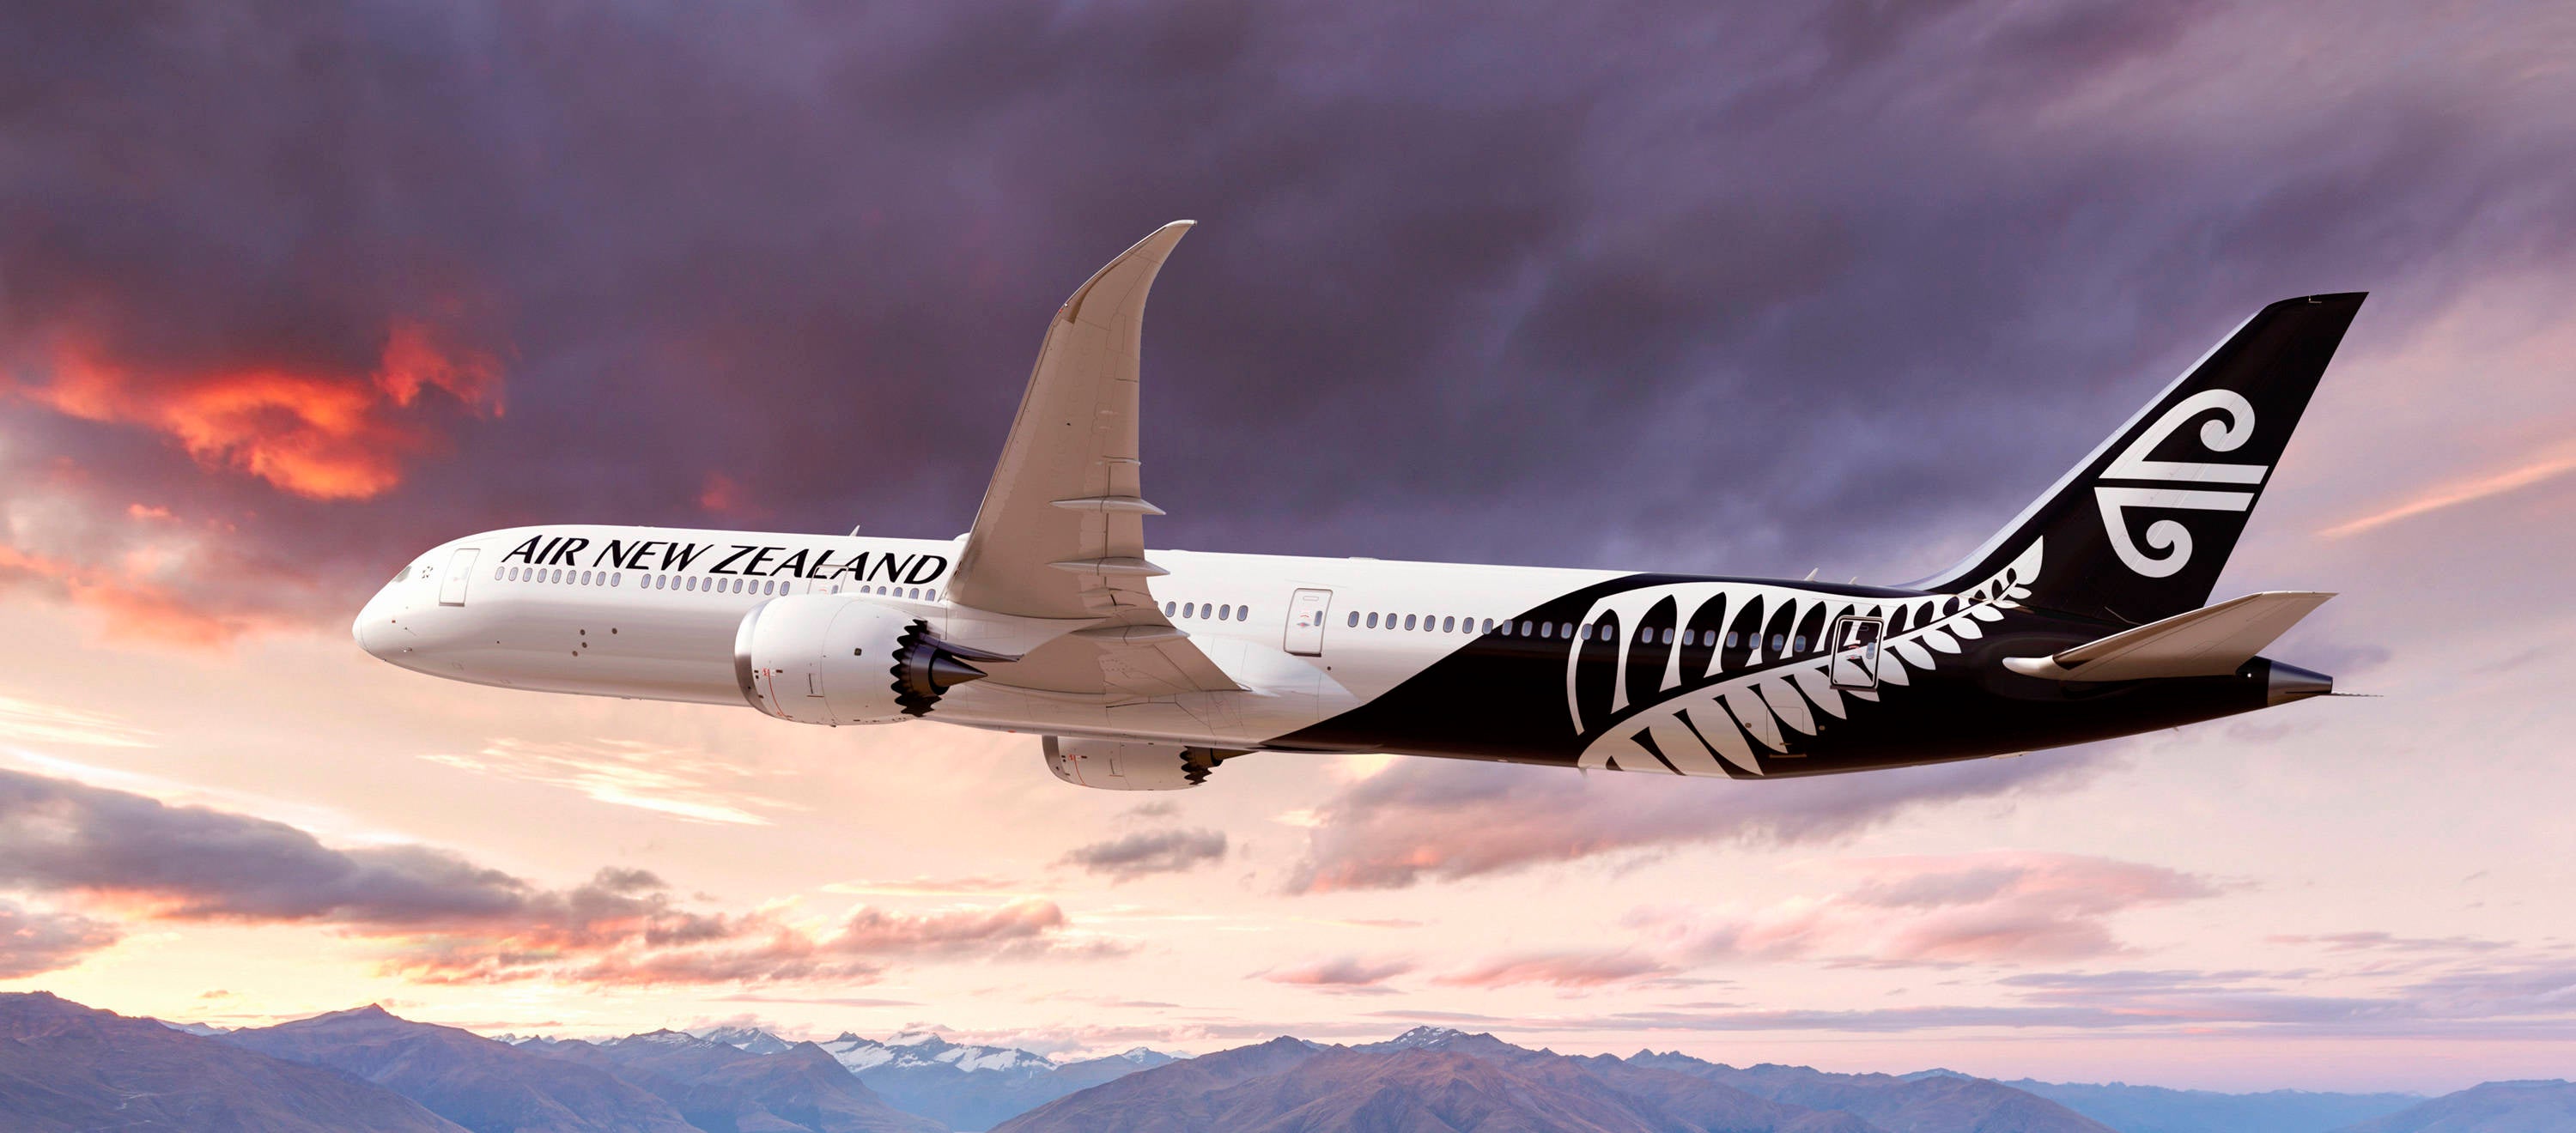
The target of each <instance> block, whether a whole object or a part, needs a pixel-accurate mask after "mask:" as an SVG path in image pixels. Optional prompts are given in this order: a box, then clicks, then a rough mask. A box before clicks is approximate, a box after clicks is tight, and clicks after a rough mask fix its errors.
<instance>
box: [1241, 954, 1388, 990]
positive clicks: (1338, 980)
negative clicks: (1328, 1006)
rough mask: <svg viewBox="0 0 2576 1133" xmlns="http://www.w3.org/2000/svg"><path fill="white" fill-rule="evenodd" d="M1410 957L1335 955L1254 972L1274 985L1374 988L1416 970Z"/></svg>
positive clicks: (1345, 988)
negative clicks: (1376, 957)
mask: <svg viewBox="0 0 2576 1133" xmlns="http://www.w3.org/2000/svg"><path fill="white" fill-rule="evenodd" d="M1414 966H1415V965H1414V963H1413V961H1411V960H1403V959H1393V958H1387V959H1376V960H1370V959H1363V958H1361V957H1357V956H1335V957H1331V958H1328V959H1323V960H1314V961H1310V962H1308V963H1304V964H1292V965H1289V966H1288V967H1285V968H1272V969H1270V970H1268V971H1263V972H1257V973H1254V974H1255V975H1256V976H1258V977H1259V978H1261V979H1265V980H1268V981H1270V982H1271V983H1275V984H1292V985H1295V986H1298V987H1315V988H1325V989H1344V990H1347V989H1355V988H1375V987H1377V986H1378V985H1380V984H1383V983H1385V982H1386V981H1388V980H1391V979H1394V978H1395V977H1397V976H1400V975H1403V974H1405V973H1407V972H1410V971H1412V970H1413V969H1414Z"/></svg>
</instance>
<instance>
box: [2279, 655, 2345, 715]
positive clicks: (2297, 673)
mask: <svg viewBox="0 0 2576 1133" xmlns="http://www.w3.org/2000/svg"><path fill="white" fill-rule="evenodd" d="M2333 691H2334V678H2333V677H2330V676H2327V675H2325V674H2324V673H2320V672H2316V671H2314V670H2310V669H2302V668H2300V667H2298V666H2296V665H2284V664H2282V663H2280V662H2278V661H2274V662H2272V675H2271V677H2270V678H2269V679H2268V680H2267V681H2266V683H2265V684H2264V696H2263V705H2264V707H2267V708H2268V707H2271V706H2272V705H2275V704H2288V703H2289V702H2291V701H2293V700H2306V699H2307V698H2309V697H2311V696H2324V695H2325V694H2327V693H2330V692H2333Z"/></svg>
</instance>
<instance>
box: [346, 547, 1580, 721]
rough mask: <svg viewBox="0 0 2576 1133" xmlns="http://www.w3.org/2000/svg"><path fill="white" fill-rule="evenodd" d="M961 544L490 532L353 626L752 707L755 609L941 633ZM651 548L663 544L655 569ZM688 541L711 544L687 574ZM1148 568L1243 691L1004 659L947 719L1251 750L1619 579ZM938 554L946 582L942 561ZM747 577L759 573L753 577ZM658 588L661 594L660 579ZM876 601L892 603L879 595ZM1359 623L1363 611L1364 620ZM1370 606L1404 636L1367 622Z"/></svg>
mask: <svg viewBox="0 0 2576 1133" xmlns="http://www.w3.org/2000/svg"><path fill="white" fill-rule="evenodd" d="M532 538H534V539H537V540H538V541H539V545H538V546H537V547H536V548H535V549H534V552H535V554H536V555H539V556H543V555H544V554H545V552H546V551H547V550H548V549H550V548H551V549H555V550H556V551H557V553H556V554H555V555H553V556H552V557H551V560H550V561H547V562H545V563H544V564H543V565H535V564H532V563H531V562H529V561H527V559H528V558H529V557H530V555H529V553H528V551H527V550H526V548H528V544H529V540H531V539H532ZM566 539H579V540H584V541H585V542H584V543H583V544H582V545H581V546H580V548H579V549H578V551H576V552H574V553H571V554H569V555H566V554H563V553H561V551H560V548H562V547H563V546H565V545H566V544H564V543H561V542H558V540H566ZM961 542H962V540H920V539H873V538H860V537H855V536H827V535H789V534H780V533H772V532H752V531H720V530H692V529H671V528H650V527H606V526H590V525H570V526H552V527H527V528H513V529H508V530H502V531H490V532H484V533H482V534H479V535H474V536H469V537H467V538H464V539H459V540H455V541H453V542H450V543H446V544H443V545H441V546H439V547H436V548H433V549H432V550H431V551H429V552H428V553H427V554H424V555H422V556H420V557H419V558H417V559H415V560H414V561H413V562H412V563H411V564H410V565H409V566H408V567H406V568H405V570H404V572H403V575H402V576H401V577H400V578H398V579H397V580H395V581H394V582H392V583H390V584H388V585H387V586H386V587H385V588H384V589H383V590H382V591H380V592H379V593H378V594H377V595H376V596H375V597H374V598H373V599H371V600H370V601H369V602H368V603H367V605H366V608H365V609H364V610H363V611H361V612H360V614H359V615H358V618H357V621H356V623H355V625H354V626H353V627H352V628H353V631H354V633H355V634H356V636H357V638H358V642H359V644H360V645H361V646H363V647H364V648H365V649H366V650H367V651H368V652H369V653H371V654H374V655H375V656H377V657H380V658H383V659H385V660H387V661H390V662H393V663H394V664H397V665H401V666H403V667H405V668H408V669H412V670H415V671H418V672H422V673H427V674H430V675H432V676H440V677H446V678H449V679H451V680H461V681H470V682H473V683H477V684H487V685H495V686H500V687H506V688H517V689H527V690H532V691H539V692H561V693H578V694H587V695H594V696H622V697H633V698H639V699H651V700H674V701H689V702H696V703H702V704H724V705H737V706H742V707H744V708H746V709H748V708H749V705H748V704H746V703H745V701H744V699H743V696H742V693H741V691H740V688H739V687H738V685H737V684H736V678H735V674H734V639H735V634H736V631H737V630H738V629H739V627H740V626H741V624H742V619H743V617H744V615H745V614H748V613H749V612H750V611H751V610H752V609H753V608H754V607H756V606H758V605H759V604H760V603H762V602H764V601H767V600H769V599H771V598H775V597H778V596H780V595H781V594H784V593H798V594H803V593H834V592H839V593H850V592H855V591H858V590H860V589H861V588H864V589H865V590H866V592H867V593H868V594H869V596H870V598H871V599H872V600H876V601H882V602H886V603H888V604H890V605H893V606H896V607H897V608H899V609H902V610H904V611H905V612H906V613H907V614H910V615H912V616H914V617H918V618H921V619H923V620H925V621H927V622H929V623H930V625H931V627H932V632H933V633H934V634H940V635H942V636H945V635H946V631H947V629H948V625H949V613H950V607H949V606H948V605H947V604H946V602H945V600H944V599H945V597H946V591H947V584H948V581H949V580H948V573H949V571H950V570H952V569H953V568H954V565H955V563H956V561H957V559H958V557H959V556H958V552H959V549H960V544H961ZM639 544H644V545H650V546H647V547H646V548H645V551H644V553H643V554H642V555H641V556H640V557H639V555H638V554H637V552H636V548H637V547H638V545H639ZM673 547H703V548H706V550H704V551H703V552H701V553H700V554H699V555H697V556H696V557H694V558H693V559H690V560H689V561H688V563H687V566H686V568H685V569H678V567H679V562H678V557H677V556H675V555H674V554H673V553H672V551H671V548H673ZM612 548H613V549H612ZM761 548H775V549H776V550H775V551H774V552H772V553H762V551H760V550H759V549H761ZM744 549H748V550H744ZM467 550H470V551H472V552H473V554H474V562H473V565H472V567H471V568H469V569H468V573H467V575H466V577H465V578H464V580H463V591H464V593H463V601H462V602H461V603H456V604H449V603H444V602H442V601H441V599H442V596H447V597H453V596H454V595H455V580H454V579H451V578H450V577H449V575H450V573H451V569H452V568H451V563H452V562H453V561H454V560H455V557H456V556H457V555H458V554H459V553H460V552H462V551H467ZM737 550H740V551H741V553H740V554H738V555H736V556H735V559H736V561H734V562H733V563H732V564H731V571H730V572H728V573H717V572H716V571H715V569H714V568H716V567H717V566H719V565H724V563H725V558H724V557H725V556H726V555H728V554H734V553H735V552H736V551H737ZM799 552H802V557H801V561H800V560H799V559H798V558H797V555H798V553H799ZM859 556H865V559H864V560H863V561H864V562H865V563H866V566H865V567H863V568H862V569H861V570H859V571H852V570H851V569H849V567H848V566H847V564H850V563H852V562H854V561H862V560H860V559H859V558H858V557H859ZM925 556H927V557H926V558H925ZM1150 557H1151V559H1152V561H1153V562H1155V563H1156V564H1157V565H1159V566H1161V567H1163V568H1164V569H1166V570H1168V571H1169V572H1170V573H1169V574H1168V575H1165V576H1162V577H1159V578H1155V579H1153V580H1152V582H1151V590H1152V593H1153V594H1154V596H1155V598H1156V600H1157V601H1158V602H1165V603H1170V604H1172V605H1173V606H1174V609H1175V610H1176V611H1179V610H1183V609H1186V610H1188V611H1190V612H1189V613H1187V614H1183V613H1179V612H1176V613H1175V614H1174V616H1173V618H1172V621H1173V623H1174V624H1175V625H1178V626H1179V627H1180V628H1182V629H1183V630H1185V631H1187V632H1188V633H1189V634H1190V640H1191V643H1192V644H1194V645H1196V646H1197V647H1198V648H1199V649H1200V650H1201V651H1202V652H1203V653H1205V654H1206V655H1207V656H1208V658H1209V659H1210V660H1211V661H1213V662H1215V663H1216V664H1217V666H1218V667H1219V668H1221V669H1224V670H1225V671H1226V673H1227V675H1228V676H1230V677H1232V678H1234V679H1235V680H1236V682H1237V683H1240V684H1243V685H1244V686H1246V689H1247V691H1243V692H1221V693H1187V694H1183V695H1181V696H1178V697H1167V698H1155V699H1151V700H1137V699H1132V698H1131V699H1126V700H1124V701H1123V702H1117V701H1114V700H1104V698H1099V697H1084V696H1072V695H1066V694H1061V693H1049V692H1043V691H1030V690H1023V689H1019V688H1016V687H1014V686H1013V685H1012V683H1011V680H1010V675H1009V666H1008V665H999V666H996V667H995V669H994V675H993V677H992V678H991V679H989V680H985V681H978V682H975V683H973V684H969V685H965V686H961V687H959V688H956V689H954V690H951V692H950V693H949V694H948V695H947V696H945V697H943V698H942V699H941V701H940V704H939V707H938V709H937V710H936V711H935V712H934V714H933V717H932V718H934V719H937V720H941V721H945V722H949V723H955V724H963V725H967V726H970V727H980V728H993V729H1006V730H1011V731H1026V732H1056V733H1062V734H1075V735H1104V736H1133V737H1138V738H1146V739H1165V740H1174V741H1179V742H1186V743H1198V744H1211V745H1222V746H1253V745H1256V744H1258V743H1259V742H1261V741H1262V740H1265V739H1268V738H1271V737H1275V736H1279V735H1284V734H1287V733H1289V732H1293V731H1296V730H1298V729H1300V728H1303V727H1306V726H1308V725H1311V724H1314V723H1317V722H1319V721H1321V720H1324V719H1328V718H1330V717H1332V716H1334V715H1337V714H1339V713H1341V712H1343V711H1347V710H1348V709H1350V708H1353V707H1356V706H1357V705H1359V704H1362V703H1366V702H1367V701H1369V700H1371V699H1373V698H1375V697H1376V696H1378V695H1380V694H1382V693H1384V692H1385V691H1387V690H1388V689H1391V688H1393V687H1395V686H1396V685H1397V684H1400V683H1402V682H1403V681H1404V680H1405V679H1406V678H1409V677H1411V676H1413V675H1414V674H1416V673H1419V672H1421V671H1422V670H1423V669H1425V668H1427V667H1429V666H1430V665H1431V664H1432V663H1433V662H1435V661H1438V660H1439V659H1440V658H1442V657H1445V656H1447V655H1448V654H1450V653H1451V652H1454V651H1456V650H1457V649H1459V648H1461V647H1463V646H1465V645H1466V644H1468V643H1469V642H1471V641H1474V640H1475V639H1476V637H1477V633H1476V632H1473V631H1471V630H1470V629H1469V628H1468V626H1469V625H1470V624H1472V625H1475V626H1478V627H1481V626H1482V624H1483V622H1484V620H1486V619H1494V620H1501V619H1504V618H1508V617H1512V616H1514V615H1517V614H1518V613H1519V612H1521V611H1523V610H1526V609H1528V608H1529V607H1531V606H1534V605H1537V604H1539V603H1541V602H1544V601H1546V600H1548V599H1550V598H1553V597H1555V596H1558V595H1561V594H1564V593H1566V592H1567V591H1570V590H1574V589H1577V588H1579V587H1583V586H1587V585H1591V584H1593V583H1597V582H1601V581H1605V580H1608V579H1612V578H1617V577H1620V573H1619V572H1612V571H1589V570H1560V569H1549V568H1535V567H1507V566H1480V565H1466V564H1451V563H1422V562H1397V561H1382V560H1375V559H1325V558H1302V557H1290V556H1270V555H1233V554H1214V553H1204V552H1192V551H1156V552H1153V553H1152V555H1151V556H1150ZM934 560H935V561H937V569H936V570H935V571H933V570H930V569H929V564H930V563H931V562H933V561H934ZM637 565H640V566H642V567H645V568H648V569H635V567H636V566H637ZM665 566H669V567H672V568H674V569H661V568H663V567H665ZM744 567H752V568H754V569H755V570H756V571H758V573H754V574H750V575H744V574H741V573H738V572H739V570H740V569H741V568H744ZM514 568H515V569H516V572H517V573H518V574H519V575H520V577H518V578H516V579H513V578H512V577H511V575H512V573H513V569H514ZM800 568H801V569H800ZM539 571H542V572H544V573H543V575H542V580H540V577H539V575H538V574H537V572H539ZM558 572H563V573H562V580H560V581H558ZM585 574H586V575H587V579H588V580H587V581H584V577H585ZM890 576H891V577H890ZM657 578H659V579H660V580H661V582H662V585H661V586H659V587H656V586H655V585H654V584H653V583H654V581H655V580H656V579H657ZM737 579H741V580H743V586H744V588H743V590H742V591H741V592H736V591H735V590H734V589H733V587H734V585H735V581H736V580H737ZM719 583H721V585H722V588H721V589H717V588H716V587H717V584H719ZM693 587H694V588H693ZM880 589H882V590H884V591H885V593H884V594H882V595H880V594H878V593H877V591H878V590H880ZM1299 589H1322V590H1329V591H1331V592H1332V595H1333V597H1332V604H1331V606H1330V608H1329V610H1328V611H1327V615H1326V622H1325V630H1324V644H1323V652H1322V654H1321V655H1320V656H1311V657H1310V656H1296V655H1291V654H1290V653H1288V652H1287V650H1286V647H1285V645H1286V642H1285V638H1286V634H1287V630H1288V624H1287V622H1288V615H1289V610H1290V604H1291V603H1290V597H1291V595H1292V594H1293V593H1294V592H1295V591H1297V590H1299ZM933 595H936V596H937V597H936V598H933V597H932V596H933ZM1209 607H1218V608H1223V609H1224V610H1225V611H1226V613H1227V615H1228V616H1227V617H1225V618H1222V619H1220V618H1217V617H1215V616H1212V615H1211V614H1209V613H1207V612H1205V611H1206V610H1207V609H1208V608H1209ZM1236 611H1242V612H1243V613H1242V614H1241V615H1240V616H1237V614H1236ZM1354 611H1356V612H1357V613H1358V614H1359V615H1360V617H1359V621H1360V623H1361V624H1360V625H1359V626H1356V627H1355V626H1353V625H1352V624H1351V621H1352V619H1351V614H1352V613H1353V612H1354ZM1371 614H1376V615H1378V616H1379V618H1380V620H1381V622H1382V623H1386V622H1390V621H1391V626H1390V625H1389V624H1381V625H1380V626H1378V627H1376V628H1370V627H1368V625H1367V622H1368V620H1369V615H1371ZM1388 615H1392V618H1391V619H1389V618H1388ZM1407 616H1411V617H1414V618H1416V619H1421V618H1424V617H1428V618H1430V619H1432V620H1433V622H1432V624H1435V625H1436V624H1440V620H1441V619H1450V618H1454V619H1458V622H1457V624H1456V626H1455V627H1454V628H1452V629H1449V630H1445V631H1444V630H1440V629H1426V628H1421V627H1422V623H1421V622H1419V621H1417V622H1416V628H1414V629H1410V630H1407V629H1402V628H1392V627H1400V626H1401V625H1402V624H1403V621H1404V619H1405V618H1406V617H1407ZM960 644H968V645H972V644H974V642H973V641H972V640H971V639H960Z"/></svg>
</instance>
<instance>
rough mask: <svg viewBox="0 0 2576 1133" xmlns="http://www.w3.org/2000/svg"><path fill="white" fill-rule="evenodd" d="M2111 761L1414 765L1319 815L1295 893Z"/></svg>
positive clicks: (1506, 862) (1784, 838)
mask: <svg viewBox="0 0 2576 1133" xmlns="http://www.w3.org/2000/svg"><path fill="white" fill-rule="evenodd" d="M2099 759H2101V756H2100V755H2099V754H2098V753H2097V751H2087V750H2074V751H2063V752H2051V753H2046V754H2042V755H2037V756H2032V757H2027V758H2022V759H2007V760H1979V761H1974V762H1967V763H1953V764H1944V765H1940V766H1933V767H1918V768H1907V769H1904V770H1897V771H1874V772H1870V773H1868V774H1865V775H1835V776H1818V777H1814V778H1804V779H1790V780H1783V781H1778V782H1761V783H1738V782H1724V783H1719V782H1709V781H1689V782H1675V781H1673V780H1671V779H1670V778H1668V777H1656V776H1646V775H1628V774H1619V773H1603V774H1598V775H1570V774H1567V773H1566V772H1564V771H1561V770H1557V769H1552V768H1549V769H1540V768H1523V767H1503V766H1485V765H1474V764H1458V763H1450V762H1446V761H1434V760H1408V761H1404V762H1400V763H1396V764H1393V765H1390V766H1389V767H1387V768H1386V769H1385V770H1383V771H1381V772H1379V773H1378V774H1376V775H1372V776H1370V777H1368V778H1366V779H1363V780H1360V781H1359V782H1357V783H1353V784H1351V785H1349V786H1347V787H1344V788H1343V789H1342V790H1341V791H1340V792H1339V793H1337V794H1335V795H1334V796H1333V797H1332V798H1331V799H1329V800H1328V801H1326V802H1325V803H1324V804H1323V805H1322V806H1321V807H1319V808H1317V811H1316V823H1315V825H1314V827H1313V828H1312V829H1311V830H1310V831H1309V833H1308V844H1307V852H1306V855H1305V857H1304V858H1303V859H1302V860H1301V861H1300V862H1299V864H1298V866H1297V868H1296V870H1295V872H1294V873H1293V875H1292V876H1291V878H1290V881H1289V888H1290V889H1291V890H1293V891H1296V892H1305V893H1322V892H1330V891H1334V890H1342V889H1400V888H1404V887H1406V886H1410V885H1413V884H1416V883H1418V882H1420V881H1423V880H1426V879H1428V880H1442V881H1454V880H1459V879H1462V878H1470V877H1478V876H1482V875H1486V874H1494V873H1506V872H1510V871H1514V870H1520V869H1527V868H1530V867H1533V866H1538V865H1543V864H1547V863H1552V862H1565V861H1577V860H1582V859H1586V858H1594V857H1600V856H1603V855H1612V854H1623V853H1627V854H1633V853H1638V852H1644V851H1652V850H1656V849H1661V848H1667V847H1672V846H1679V845H1687V844H1693V843H1736V844H1745V845H1771V846H1777V845H1796V844H1805V843H1815V842H1824V841H1830V840H1833V839H1836V838H1840V837H1844V836H1847V835H1850V834H1852V833H1855V832H1857V831H1860V830H1863V829H1867V828H1868V827H1870V826H1873V825H1876V824H1878V823H1880V822H1884V821H1887V820H1888V819H1890V818H1892V817H1894V816H1896V815H1898V814H1901V813H1903V812H1905V811H1906V810H1908V809H1910V808H1913V807H1918V806H1934V805H1940V804H1943V803H1952V802H1959V801H1963V800H1976V799H2009V798H2012V797H2014V796H2016V795H2019V794H2021V793H2024V792H2035V791H2048V790H2061V789H2065V788H2067V787H2070V786H2072V785H2074V784H2076V783H2077V782H2080V781H2081V780H2082V778H2083V777H2084V775H2085V774H2086V773H2088V772H2089V771H2090V770H2091V769H2092V768H2093V766H2094V765H2095V764H2096V762H2097V761H2098V760H2099Z"/></svg>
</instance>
